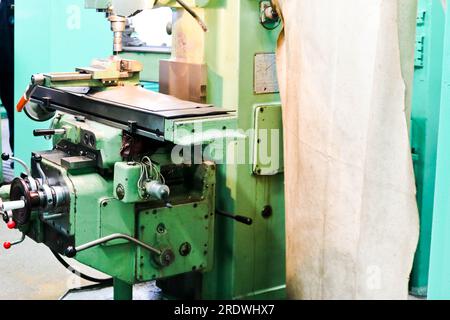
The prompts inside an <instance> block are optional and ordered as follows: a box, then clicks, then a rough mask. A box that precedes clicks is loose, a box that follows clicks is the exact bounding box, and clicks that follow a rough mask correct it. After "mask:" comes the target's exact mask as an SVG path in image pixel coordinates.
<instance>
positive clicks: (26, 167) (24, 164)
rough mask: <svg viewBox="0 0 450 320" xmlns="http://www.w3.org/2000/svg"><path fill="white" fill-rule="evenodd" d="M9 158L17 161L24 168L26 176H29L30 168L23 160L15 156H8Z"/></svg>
mask: <svg viewBox="0 0 450 320" xmlns="http://www.w3.org/2000/svg"><path fill="white" fill-rule="evenodd" d="M10 159H11V160H12V161H15V162H17V163H19V164H20V165H21V166H22V167H23V168H24V169H25V171H26V173H27V176H29V177H31V170H30V168H28V165H27V164H26V163H25V162H24V161H22V160H20V159H18V158H15V157H10Z"/></svg>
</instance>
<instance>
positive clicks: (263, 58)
mask: <svg viewBox="0 0 450 320" xmlns="http://www.w3.org/2000/svg"><path fill="white" fill-rule="evenodd" d="M254 92H255V94H266V93H278V92H280V89H279V86H278V78H277V67H276V56H275V53H258V54H256V55H255V61H254Z"/></svg>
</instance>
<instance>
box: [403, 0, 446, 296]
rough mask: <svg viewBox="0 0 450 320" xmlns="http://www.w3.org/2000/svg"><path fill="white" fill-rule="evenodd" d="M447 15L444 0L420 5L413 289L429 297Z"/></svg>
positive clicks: (413, 133)
mask: <svg viewBox="0 0 450 320" xmlns="http://www.w3.org/2000/svg"><path fill="white" fill-rule="evenodd" d="M444 26H445V12H444V10H443V7H442V4H441V2H440V1H429V0H423V1H420V2H419V8H418V15H417V35H416V38H417V41H416V55H415V57H416V58H415V74H414V93H413V106H412V122H411V137H412V150H413V157H414V171H415V175H416V185H417V202H418V206H419V212H420V241H419V245H418V248H417V252H416V256H415V261H414V268H413V271H412V274H411V280H410V290H411V293H412V294H414V295H417V296H426V295H427V287H428V273H429V260H430V243H431V234H432V228H431V226H432V219H433V206H434V199H435V195H434V192H435V178H436V150H437V146H438V129H439V117H440V99H441V86H440V83H441V79H442V73H443V70H445V69H443V59H442V58H443V49H444Z"/></svg>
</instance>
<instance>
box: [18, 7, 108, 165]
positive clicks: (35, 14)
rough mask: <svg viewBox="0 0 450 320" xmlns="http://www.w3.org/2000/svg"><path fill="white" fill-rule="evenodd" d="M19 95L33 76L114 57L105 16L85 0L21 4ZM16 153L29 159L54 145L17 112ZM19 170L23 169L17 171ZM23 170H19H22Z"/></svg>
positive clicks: (42, 125)
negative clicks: (36, 134) (35, 132)
mask: <svg viewBox="0 0 450 320" xmlns="http://www.w3.org/2000/svg"><path fill="white" fill-rule="evenodd" d="M15 15H16V18H15V22H16V25H15V28H16V29H15V84H14V85H15V96H16V101H18V100H19V98H20V96H21V95H22V94H23V92H24V90H25V89H26V87H27V85H28V84H29V81H30V77H31V75H32V74H34V73H42V72H60V71H74V69H75V68H76V67H79V66H87V65H89V64H90V62H91V60H92V59H93V58H103V57H107V56H108V55H110V54H111V48H112V33H111V31H110V27H109V23H108V21H107V20H106V19H105V16H104V14H102V13H98V12H96V11H95V10H86V9H84V0H16V2H15ZM15 123H16V128H15V145H16V150H15V153H16V155H17V156H18V157H20V158H22V159H24V160H27V161H28V160H29V159H30V156H31V155H30V152H32V151H33V150H35V151H36V150H44V149H48V148H49V147H50V144H49V143H48V142H47V141H45V140H44V139H42V138H34V137H33V136H32V131H33V129H36V128H46V127H48V124H47V123H36V122H33V121H31V120H29V119H28V118H27V117H26V116H25V114H23V113H21V114H16V120H15ZM16 170H18V169H16ZM19 171H20V169H19Z"/></svg>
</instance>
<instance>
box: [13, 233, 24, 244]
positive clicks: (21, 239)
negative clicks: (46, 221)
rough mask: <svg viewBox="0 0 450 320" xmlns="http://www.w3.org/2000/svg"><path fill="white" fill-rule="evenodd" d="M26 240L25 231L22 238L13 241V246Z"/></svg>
mask: <svg viewBox="0 0 450 320" xmlns="http://www.w3.org/2000/svg"><path fill="white" fill-rule="evenodd" d="M24 241H25V233H22V237H21V238H20V240H17V241H15V242H13V243H11V246H15V245H18V244H21V243H22V242H24Z"/></svg>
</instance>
